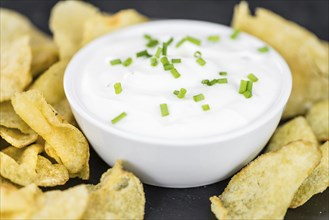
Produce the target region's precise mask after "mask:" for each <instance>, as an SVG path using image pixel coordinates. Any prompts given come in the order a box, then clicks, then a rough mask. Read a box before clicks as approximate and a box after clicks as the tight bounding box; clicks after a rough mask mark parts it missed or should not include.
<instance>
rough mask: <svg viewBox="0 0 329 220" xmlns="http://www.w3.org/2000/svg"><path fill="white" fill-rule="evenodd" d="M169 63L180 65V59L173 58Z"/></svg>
mask: <svg viewBox="0 0 329 220" xmlns="http://www.w3.org/2000/svg"><path fill="white" fill-rule="evenodd" d="M171 62H172V63H181V62H182V60H181V59H178V58H175V59H171Z"/></svg>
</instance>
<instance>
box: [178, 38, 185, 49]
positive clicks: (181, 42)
mask: <svg viewBox="0 0 329 220" xmlns="http://www.w3.org/2000/svg"><path fill="white" fill-rule="evenodd" d="M185 41H186V38H183V39H181V40H180V41H178V43H177V44H176V47H180V46H182V44H183V43H185Z"/></svg>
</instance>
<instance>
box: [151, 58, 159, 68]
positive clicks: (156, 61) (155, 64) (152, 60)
mask: <svg viewBox="0 0 329 220" xmlns="http://www.w3.org/2000/svg"><path fill="white" fill-rule="evenodd" d="M157 65H158V60H157V58H155V57H152V58H151V66H157Z"/></svg>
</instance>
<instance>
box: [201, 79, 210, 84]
mask: <svg viewBox="0 0 329 220" xmlns="http://www.w3.org/2000/svg"><path fill="white" fill-rule="evenodd" d="M201 83H202V84H206V85H208V83H209V79H204V80H202V81H201Z"/></svg>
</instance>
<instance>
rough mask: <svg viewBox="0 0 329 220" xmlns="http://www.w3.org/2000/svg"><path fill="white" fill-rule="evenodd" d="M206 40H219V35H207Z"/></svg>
mask: <svg viewBox="0 0 329 220" xmlns="http://www.w3.org/2000/svg"><path fill="white" fill-rule="evenodd" d="M207 39H208V41H211V42H218V41H219V40H220V36H219V35H211V36H208V38H207Z"/></svg>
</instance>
